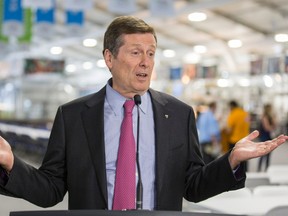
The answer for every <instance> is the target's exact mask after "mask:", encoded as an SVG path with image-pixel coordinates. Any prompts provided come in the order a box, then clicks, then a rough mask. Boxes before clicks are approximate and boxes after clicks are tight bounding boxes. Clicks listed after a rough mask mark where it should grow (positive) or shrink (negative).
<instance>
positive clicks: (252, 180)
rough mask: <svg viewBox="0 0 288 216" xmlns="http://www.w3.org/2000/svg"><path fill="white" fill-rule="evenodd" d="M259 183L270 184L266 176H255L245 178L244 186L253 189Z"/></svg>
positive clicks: (259, 184)
mask: <svg viewBox="0 0 288 216" xmlns="http://www.w3.org/2000/svg"><path fill="white" fill-rule="evenodd" d="M261 185H271V183H270V180H269V178H268V176H266V177H264V176H263V177H257V178H247V179H246V181H245V187H247V188H249V189H254V188H255V187H257V186H261Z"/></svg>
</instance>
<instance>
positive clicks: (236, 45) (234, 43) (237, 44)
mask: <svg viewBox="0 0 288 216" xmlns="http://www.w3.org/2000/svg"><path fill="white" fill-rule="evenodd" d="M228 46H229V47H230V48H239V47H241V46H242V41H241V40H238V39H233V40H229V41H228Z"/></svg>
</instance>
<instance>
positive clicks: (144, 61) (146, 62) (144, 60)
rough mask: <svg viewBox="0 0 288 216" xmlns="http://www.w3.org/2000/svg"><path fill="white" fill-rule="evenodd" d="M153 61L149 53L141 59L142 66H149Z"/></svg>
mask: <svg viewBox="0 0 288 216" xmlns="http://www.w3.org/2000/svg"><path fill="white" fill-rule="evenodd" d="M151 61H153V60H152V59H151V58H149V57H148V56H147V55H142V58H141V61H140V64H139V65H140V67H143V68H147V67H149V65H150V64H151Z"/></svg>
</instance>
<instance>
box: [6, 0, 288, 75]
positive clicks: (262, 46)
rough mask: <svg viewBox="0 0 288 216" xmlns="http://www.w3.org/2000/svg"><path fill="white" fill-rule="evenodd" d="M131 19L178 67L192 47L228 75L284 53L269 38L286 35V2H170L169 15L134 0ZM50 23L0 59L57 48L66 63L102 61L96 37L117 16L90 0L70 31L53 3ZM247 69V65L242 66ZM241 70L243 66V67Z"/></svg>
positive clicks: (99, 38)
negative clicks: (91, 43) (148, 28)
mask: <svg viewBox="0 0 288 216" xmlns="http://www.w3.org/2000/svg"><path fill="white" fill-rule="evenodd" d="M136 2H137V7H136V12H134V13H133V14H131V15H135V16H137V17H140V18H142V19H144V20H145V21H146V22H147V23H149V24H151V25H152V26H153V27H154V28H155V30H156V32H157V36H158V47H159V50H160V51H161V50H164V49H173V50H175V52H176V56H175V57H174V58H173V59H166V58H164V57H163V56H162V54H161V52H159V54H158V57H159V59H160V61H161V62H162V63H164V64H165V63H167V64H170V63H172V62H177V63H181V62H182V61H183V58H184V57H185V55H187V54H188V53H191V52H192V51H193V47H194V46H195V45H204V46H206V47H207V52H206V53H205V54H202V55H201V59H202V60H203V61H205V59H206V60H209V59H210V60H211V59H212V60H220V61H222V64H224V65H225V68H226V69H228V70H230V71H232V72H233V71H239V70H240V71H241V70H243V68H242V66H243V65H244V64H243V62H245V61H246V63H247V62H248V61H249V58H250V57H251V54H253V55H264V56H265V55H268V56H271V55H279V54H283V53H285V52H286V49H287V42H286V43H277V42H275V40H274V35H275V34H276V33H288V20H287V19H288V1H287V0H273V1H271V0H194V1H193V0H175V1H174V4H175V8H176V13H175V15H173V16H171V17H169V18H168V17H165V18H164V17H156V16H152V15H151V13H150V11H149V5H148V2H149V1H148V0H136ZM56 3H57V10H56V24H55V25H54V27H53V28H54V31H53V34H48V33H47V34H46V33H45V32H44V35H43V32H42V33H41V32H40V33H39V32H34V34H33V37H32V42H31V43H30V44H29V46H28V47H25V49H23V48H21V49H20V48H19V47H17V45H16V46H13V47H12V48H11V47H9V46H8V47H6V48H1V50H0V61H1V59H2V60H5V59H7V58H10V59H11V58H12V59H13V57H15V56H19V55H20V56H27V55H28V56H29V55H30V56H41V55H43V56H47V55H49V49H50V47H52V46H62V47H63V53H62V54H61V58H65V59H66V60H67V61H68V62H82V61H87V60H92V61H96V60H98V59H101V58H102V35H103V33H104V31H105V29H106V27H107V25H108V24H109V23H110V22H111V20H112V19H113V18H114V17H116V16H118V15H119V14H115V13H112V12H110V11H109V10H108V1H102V0H93V8H91V9H88V10H87V11H85V24H84V26H83V27H82V28H81V29H78V30H77V31H75V29H74V31H71V30H69V29H68V28H67V26H66V25H65V24H64V23H65V13H64V9H63V1H61V0H56ZM195 11H201V12H205V13H206V14H207V16H208V17H207V20H205V21H203V22H193V23H192V22H190V21H189V20H188V18H187V16H188V14H189V13H191V12H195ZM87 37H93V38H96V39H97V41H98V44H97V46H96V47H93V48H87V47H84V46H83V45H82V40H83V39H84V38H87ZM231 39H240V40H241V41H242V42H243V46H242V47H241V48H238V49H231V48H228V46H227V42H228V41H229V40H231ZM246 65H247V64H246ZM244 70H245V68H244Z"/></svg>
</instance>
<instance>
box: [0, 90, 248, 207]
mask: <svg viewBox="0 0 288 216" xmlns="http://www.w3.org/2000/svg"><path fill="white" fill-rule="evenodd" d="M149 93H150V94H151V98H152V104H153V111H154V119H155V137H156V138H155V139H156V140H155V143H156V146H155V148H156V182H155V184H156V194H155V196H156V197H155V200H156V203H155V206H156V209H157V210H181V209H182V199H183V196H184V197H185V198H186V199H187V200H190V201H194V202H198V201H201V200H204V199H206V198H209V197H211V196H213V195H216V194H219V193H221V192H223V191H228V190H232V189H237V188H241V187H243V186H244V181H245V173H244V172H243V173H241V168H240V171H239V172H240V174H241V179H240V180H239V179H238V180H236V178H235V177H234V174H233V172H232V170H231V168H230V165H229V162H228V154H226V155H224V156H223V157H221V158H220V159H217V160H216V161H214V162H212V163H210V164H209V165H206V166H204V163H203V161H202V157H201V154H200V151H199V148H198V135H197V130H196V125H195V116H194V112H193V110H192V108H191V107H190V106H188V105H186V104H184V103H183V102H181V101H179V100H177V99H175V98H173V97H171V96H169V95H167V94H164V93H160V92H157V91H155V90H152V89H149ZM105 94H106V90H105V88H103V89H101V90H100V91H99V92H97V93H95V94H92V95H89V96H86V97H83V98H80V99H77V100H75V101H72V102H70V103H67V104H65V105H63V106H61V107H59V109H58V111H57V114H56V117H55V121H54V126H53V128H52V131H51V136H50V139H49V145H48V149H47V152H46V155H45V157H44V160H43V164H42V166H41V167H40V168H39V169H35V168H33V167H31V166H29V165H28V164H26V163H24V162H22V161H21V160H20V159H19V158H17V157H15V163H14V167H13V169H12V172H11V174H10V178H9V181H8V183H7V184H6V186H5V187H4V188H2V189H1V192H2V193H6V194H10V195H14V196H16V197H21V198H24V199H26V200H28V201H30V202H32V203H34V204H36V205H38V206H42V207H49V206H53V205H55V204H57V203H58V202H60V201H61V200H62V199H63V197H64V195H65V193H66V191H68V194H69V209H107V185H106V184H107V183H106V172H105V153H104V151H105V144H104V99H105Z"/></svg>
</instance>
